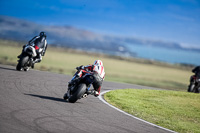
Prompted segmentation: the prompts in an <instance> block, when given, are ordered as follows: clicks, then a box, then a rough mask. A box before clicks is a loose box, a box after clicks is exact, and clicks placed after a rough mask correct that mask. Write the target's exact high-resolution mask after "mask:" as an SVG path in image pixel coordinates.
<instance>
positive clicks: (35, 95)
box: [24, 94, 67, 103]
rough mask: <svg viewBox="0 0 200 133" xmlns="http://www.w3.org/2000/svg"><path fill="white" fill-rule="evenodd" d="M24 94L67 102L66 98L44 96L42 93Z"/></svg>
mask: <svg viewBox="0 0 200 133" xmlns="http://www.w3.org/2000/svg"><path fill="white" fill-rule="evenodd" d="M24 95H29V96H33V97H39V98H42V99H47V100H52V101H58V102H65V103H67V101H66V100H64V99H61V98H56V97H50V96H42V95H35V94H24Z"/></svg>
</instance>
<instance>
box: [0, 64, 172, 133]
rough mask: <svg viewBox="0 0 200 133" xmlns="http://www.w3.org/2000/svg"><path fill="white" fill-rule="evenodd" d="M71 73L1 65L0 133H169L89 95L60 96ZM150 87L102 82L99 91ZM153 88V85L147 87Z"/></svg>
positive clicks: (64, 90)
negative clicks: (71, 99)
mask: <svg viewBox="0 0 200 133" xmlns="http://www.w3.org/2000/svg"><path fill="white" fill-rule="evenodd" d="M71 78H72V77H71V76H67V75H63V74H55V73H50V72H42V71H37V70H30V71H28V72H24V71H21V72H19V71H16V70H15V67H13V66H7V65H1V64H0V133H51V132H53V133H54V132H55V133H168V132H170V131H168V130H165V129H162V128H159V127H156V126H153V125H150V124H148V123H144V122H142V121H140V120H137V119H134V118H132V117H130V116H128V115H125V114H124V113H122V112H119V111H117V110H115V109H113V108H111V107H110V106H108V105H107V104H105V103H104V102H102V101H101V100H99V98H97V97H94V96H92V95H90V96H88V98H84V99H80V100H78V101H77V102H76V103H74V104H73V103H68V102H66V101H64V100H63V99H62V97H63V94H64V93H65V92H66V90H67V82H68V81H69V80H70V79H71ZM124 88H136V89H142V88H149V87H144V86H138V85H131V84H120V83H114V82H106V81H104V83H103V86H102V91H107V90H113V89H124ZM150 89H153V88H150Z"/></svg>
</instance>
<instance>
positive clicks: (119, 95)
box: [104, 89, 200, 133]
mask: <svg viewBox="0 0 200 133" xmlns="http://www.w3.org/2000/svg"><path fill="white" fill-rule="evenodd" d="M104 98H105V100H106V101H107V102H109V103H110V104H112V105H114V106H116V107H117V108H119V109H121V110H124V111H125V112H127V113H129V114H132V115H134V116H136V117H139V118H141V119H144V120H146V121H149V122H151V123H154V124H156V125H159V126H162V127H165V128H168V129H171V130H173V131H176V132H181V133H200V102H199V98H200V95H199V94H194V93H188V92H180V91H163V90H162V91H160V90H146V89H123V90H114V91H110V92H108V93H106V94H105V95H104Z"/></svg>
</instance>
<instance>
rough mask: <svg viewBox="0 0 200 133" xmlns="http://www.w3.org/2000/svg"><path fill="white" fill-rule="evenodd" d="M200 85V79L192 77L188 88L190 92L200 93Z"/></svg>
mask: <svg viewBox="0 0 200 133" xmlns="http://www.w3.org/2000/svg"><path fill="white" fill-rule="evenodd" d="M199 83H200V79H198V78H197V77H196V76H195V75H193V76H191V77H190V85H189V86H188V92H194V93H199V92H200V86H198V84H199Z"/></svg>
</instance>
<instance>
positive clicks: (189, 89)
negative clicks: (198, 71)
mask: <svg viewBox="0 0 200 133" xmlns="http://www.w3.org/2000/svg"><path fill="white" fill-rule="evenodd" d="M194 87H195V84H193V83H192V84H190V85H189V87H188V92H195V90H194Z"/></svg>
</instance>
